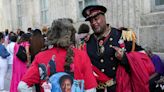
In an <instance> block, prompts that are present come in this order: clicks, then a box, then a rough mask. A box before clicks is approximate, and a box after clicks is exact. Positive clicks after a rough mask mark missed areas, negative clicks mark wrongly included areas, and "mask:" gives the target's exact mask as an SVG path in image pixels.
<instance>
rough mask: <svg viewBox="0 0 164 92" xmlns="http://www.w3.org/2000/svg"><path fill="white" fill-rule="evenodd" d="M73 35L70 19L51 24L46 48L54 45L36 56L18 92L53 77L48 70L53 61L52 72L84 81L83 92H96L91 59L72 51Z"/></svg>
mask: <svg viewBox="0 0 164 92" xmlns="http://www.w3.org/2000/svg"><path fill="white" fill-rule="evenodd" d="M75 32H76V30H75V29H74V27H73V25H72V20H71V19H67V18H62V19H57V20H54V21H53V23H52V25H51V27H50V29H49V30H48V32H47V40H48V44H49V45H53V48H51V49H49V50H46V51H43V52H40V53H39V54H37V55H36V56H35V59H34V61H33V63H32V65H31V66H30V68H29V69H28V71H27V73H26V74H25V75H24V76H23V78H22V81H21V82H20V83H19V86H18V90H19V92H31V89H32V88H31V87H32V86H33V85H34V84H38V83H39V84H40V85H42V84H43V83H44V82H45V81H46V80H47V76H50V75H51V74H52V72H51V71H52V70H51V69H52V68H51V67H50V66H49V64H50V61H52V60H53V61H54V62H55V64H54V65H55V72H66V73H69V74H71V75H73V78H74V80H84V89H85V90H86V92H94V91H95V87H96V86H97V83H96V80H95V78H94V76H93V73H92V68H91V63H90V59H89V57H88V56H87V54H86V52H84V51H81V50H78V49H76V48H74V45H75ZM52 56H55V57H54V59H51V58H52ZM51 63H52V62H51ZM40 64H42V66H43V67H44V66H45V67H46V69H47V74H46V75H45V76H46V78H44V77H42V78H40V71H39V68H38V67H39V65H40ZM53 69H54V68H53ZM40 88H41V92H44V91H43V88H42V87H41V86H40ZM52 88H53V87H52ZM51 91H52V90H51ZM55 92H56V91H55ZM57 92H58V91H57ZM59 92H60V91H59Z"/></svg>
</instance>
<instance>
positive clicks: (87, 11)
mask: <svg viewBox="0 0 164 92" xmlns="http://www.w3.org/2000/svg"><path fill="white" fill-rule="evenodd" d="M106 11H107V9H106V8H105V7H104V6H101V5H89V6H87V7H85V8H84V9H83V11H82V15H83V16H84V17H85V18H86V19H85V21H88V20H89V19H90V18H92V17H95V16H96V15H98V14H105V13H106Z"/></svg>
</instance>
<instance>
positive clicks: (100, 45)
mask: <svg viewBox="0 0 164 92" xmlns="http://www.w3.org/2000/svg"><path fill="white" fill-rule="evenodd" d="M103 43H104V41H103V40H100V41H99V53H100V55H101V54H103V53H104V51H105V48H104V46H103Z"/></svg>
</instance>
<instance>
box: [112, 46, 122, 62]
mask: <svg viewBox="0 0 164 92" xmlns="http://www.w3.org/2000/svg"><path fill="white" fill-rule="evenodd" d="M112 48H113V49H115V50H116V52H115V57H116V58H117V59H118V60H122V57H123V55H124V50H123V49H121V48H120V47H117V46H112Z"/></svg>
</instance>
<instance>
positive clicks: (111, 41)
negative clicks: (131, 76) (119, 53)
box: [87, 28, 143, 79]
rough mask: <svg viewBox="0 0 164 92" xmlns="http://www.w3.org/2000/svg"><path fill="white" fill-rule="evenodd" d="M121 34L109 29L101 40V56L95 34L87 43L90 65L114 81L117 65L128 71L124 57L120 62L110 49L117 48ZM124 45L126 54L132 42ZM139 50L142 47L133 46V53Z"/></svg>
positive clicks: (126, 60)
mask: <svg viewBox="0 0 164 92" xmlns="http://www.w3.org/2000/svg"><path fill="white" fill-rule="evenodd" d="M121 33H122V31H121V30H118V29H116V28H111V32H110V33H109V34H108V36H107V37H105V38H102V39H101V40H103V47H104V53H103V54H100V53H99V41H100V40H98V39H97V38H96V36H95V34H92V35H91V36H90V39H89V40H88V41H87V53H88V55H89V57H90V59H91V63H92V64H93V65H94V66H95V67H97V68H98V69H99V70H100V71H101V72H103V73H104V74H105V75H107V76H108V77H110V78H114V79H115V76H116V70H117V67H118V65H119V64H121V65H123V66H124V67H125V69H126V70H127V71H128V70H129V65H128V59H127V57H126V55H124V56H123V59H122V61H120V60H118V59H117V58H116V57H115V52H116V51H115V50H114V49H113V48H112V46H118V47H119V43H118V41H119V39H120V37H121ZM104 39H105V40H104ZM124 43H125V49H126V52H130V51H131V49H132V41H125V42H124ZM140 50H143V49H142V47H140V46H138V45H137V44H135V51H140Z"/></svg>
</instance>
